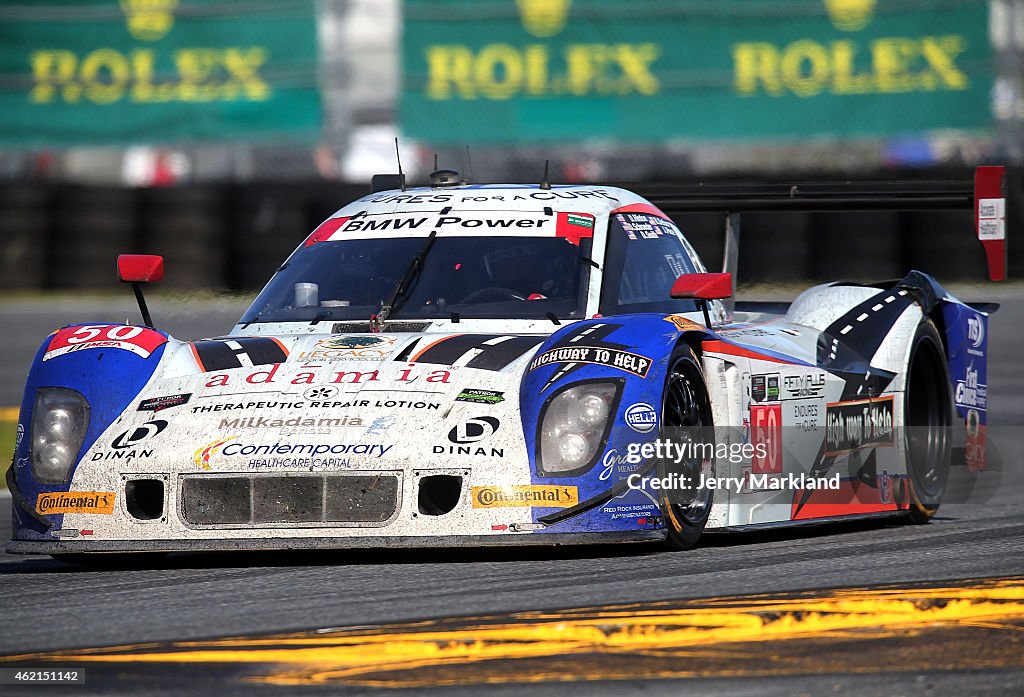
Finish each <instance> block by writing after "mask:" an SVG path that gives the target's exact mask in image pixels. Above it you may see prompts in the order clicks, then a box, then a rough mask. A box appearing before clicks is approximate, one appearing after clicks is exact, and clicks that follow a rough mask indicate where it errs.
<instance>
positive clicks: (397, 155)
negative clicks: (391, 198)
mask: <svg viewBox="0 0 1024 697" xmlns="http://www.w3.org/2000/svg"><path fill="white" fill-rule="evenodd" d="M395 159H396V160H398V181H399V186H401V187H402V191H405V174H404V173H403V172H402V153H401V152H400V151H399V150H398V136H395Z"/></svg>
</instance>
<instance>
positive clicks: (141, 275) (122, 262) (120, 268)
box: [117, 254, 164, 328]
mask: <svg viewBox="0 0 1024 697" xmlns="http://www.w3.org/2000/svg"><path fill="white" fill-rule="evenodd" d="M117 278H118V279H119V280H120V281H121V282H122V283H131V284H132V290H133V291H135V300H137V301H138V303H139V312H141V313H142V321H143V322H144V323H145V325H146V326H147V327H150V328H152V327H153V318H152V317H150V315H149V308H148V307H147V306H146V298H145V297H143V295H142V284H143V283H153V282H155V281H162V280H163V278H164V258H163V257H162V256H160V255H159V254H121V255H118V257H117Z"/></svg>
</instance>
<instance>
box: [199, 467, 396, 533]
mask: <svg viewBox="0 0 1024 697" xmlns="http://www.w3.org/2000/svg"><path fill="white" fill-rule="evenodd" d="M401 490H402V487H401V478H400V477H399V475H398V473H395V472H379V473H378V472H374V473H352V474H327V475H287V476H281V475H251V476H250V475H242V476H235V475H232V476H224V477H220V476H218V477H211V476H209V475H197V476H188V477H183V478H182V479H181V488H180V496H179V500H180V502H181V504H180V510H181V517H182V519H183V520H184V521H185V522H186V523H187V524H189V525H193V526H196V527H280V526H303V527H325V526H366V527H379V526H384V525H387V524H388V523H389V522H391V520H393V519H394V518H395V516H397V515H398V502H399V499H400V495H401Z"/></svg>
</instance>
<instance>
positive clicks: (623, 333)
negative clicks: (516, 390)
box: [520, 314, 703, 532]
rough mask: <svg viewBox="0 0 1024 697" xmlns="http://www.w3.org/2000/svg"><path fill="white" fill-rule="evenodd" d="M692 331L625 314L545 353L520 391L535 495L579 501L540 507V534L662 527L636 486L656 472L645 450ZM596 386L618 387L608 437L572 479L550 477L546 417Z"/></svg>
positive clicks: (561, 337)
mask: <svg viewBox="0 0 1024 697" xmlns="http://www.w3.org/2000/svg"><path fill="white" fill-rule="evenodd" d="M687 331H690V329H689V328H681V327H680V325H679V324H677V323H676V322H673V321H672V319H671V318H670V317H669V316H666V315H663V314H636V315H620V316H617V317H614V318H609V319H593V320H585V321H582V322H577V323H574V324H572V325H569V326H567V327H565V328H563V329H560V330H559V331H557V332H555V333H554V334H552V335H551V337H550V338H549V339H548V340H547V341H545V342H544V344H543V345H541V346H540V347H539V348H538V349H537V351H536V353H535V354H534V356H533V358H532V359H531V361H530V363H529V364H528V365H527V368H526V373H525V374H524V376H523V382H522V389H521V391H520V413H521V414H522V419H523V432H524V435H525V437H526V443H527V451H528V452H529V455H530V464H531V471H532V484H533V486H534V487H540V489H539V490H538V491H536V492H531V494H534V493H535V494H536V496H535V497H534V498H535V500H537V501H544V500H545V498H544V494H546V493H547V491H546V487H560V488H562V489H566V488H568V490H569V493H570V496H569V497H568V498H569V500H570V501H572V503H571V505H567V506H566V505H562V506H559V507H552V506H544V505H543V504H542V503H539V504H538V503H535V504H533V505H532V507H531V509H532V514H533V516H532V517H533V520H534V522H535V523H536V522H539V523H540V524H542V525H543V526H544V527H543V528H541V529H540V530H539V531H538V532H597V531H602V532H606V531H630V530H643V529H651V528H653V527H658V526H660V523H659V520H660V511H659V506H658V501H657V500H656V498H655V497H653V496H651V495H650V494H649V493H648V492H646V491H643V490H638V489H634V488H631V487H630V486H629V485H628V479H629V476H630V475H631V474H634V473H639V474H644V473H645V472H646V471H647V470H649V469H650V468H651V467H652V466H653V464H652V463H649V462H646V461H644V460H643V459H642V458H640V457H639V456H638V455H637V451H638V449H639V446H640V445H642V444H643V443H649V442H653V441H654V440H655V439H657V437H658V432H659V424H660V418H661V403H662V397H663V390H664V385H665V379H666V373H667V370H668V363H669V359H670V357H671V356H672V352H673V351H674V350H675V348H676V346H677V345H678V344H679V342H680V341H681V340H682V338H683V334H685V333H686V332H687ZM701 333H703V332H701ZM588 383H604V384H612V385H616V386H617V388H616V390H615V392H614V394H615V398H614V402H613V403H612V404H609V405H608V407H609V410H610V411H609V415H608V423H607V424H606V427H605V430H604V431H603V433H602V436H603V437H602V438H601V440H600V442H599V443H598V444H597V447H596V449H595V450H594V452H593V454H592V456H591V457H590V458H589V460H588V461H587V462H586V463H584V464H583V466H582V467H581V468H579V469H577V470H574V471H571V472H567V473H565V474H561V473H558V472H551V471H545V467H544V463H543V462H541V461H540V460H541V452H540V450H541V447H540V440H541V433H542V428H543V427H544V416H545V413H546V411H547V409H548V408H549V406H550V405H551V404H552V403H553V402H554V401H555V400H556V399H557V398H558V396H559V395H560V394H562V393H563V392H565V390H567V389H571V388H572V387H574V386H577V385H585V384H588ZM547 469H549V470H550V468H547ZM548 500H551V499H548Z"/></svg>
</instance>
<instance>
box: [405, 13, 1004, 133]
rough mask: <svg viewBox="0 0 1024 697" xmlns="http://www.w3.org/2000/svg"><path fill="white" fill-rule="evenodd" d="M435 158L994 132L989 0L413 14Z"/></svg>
mask: <svg viewBox="0 0 1024 697" xmlns="http://www.w3.org/2000/svg"><path fill="white" fill-rule="evenodd" d="M404 10H405V25H404V39H403V43H404V45H403V66H404V76H403V80H404V84H403V88H402V94H401V126H402V130H403V132H404V133H405V134H406V135H407V136H412V137H415V138H422V139H425V140H428V141H431V142H433V143H435V144H448V145H462V144H468V143H478V144H491V145H513V144H515V145H522V144H529V143H530V142H572V141H577V142H578V141H580V140H584V139H595V138H598V139H615V140H618V141H632V142H637V143H652V142H657V141H665V140H669V139H672V140H676V141H689V142H693V141H701V140H705V141H706V140H751V139H762V140H766V139H780V138H790V139H792V138H813V137H819V136H824V137H838V138H870V137H879V136H887V135H895V134H901V135H902V134H907V133H920V132H924V131H929V130H937V129H961V130H973V131H984V130H988V129H989V128H990V127H991V126H992V121H993V119H992V115H991V106H990V92H991V89H992V84H993V71H994V67H993V56H992V51H991V48H990V43H989V38H988V14H989V11H988V2H987V0H901V1H898V2H897V1H896V0H787V1H786V2H780V1H779V0H715V1H714V2H709V1H708V0H677V1H675V2H665V1H660V0H636V1H635V2H622V1H621V0H448V2H444V3H439V2H431V1H429V0H405V2H404Z"/></svg>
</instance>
